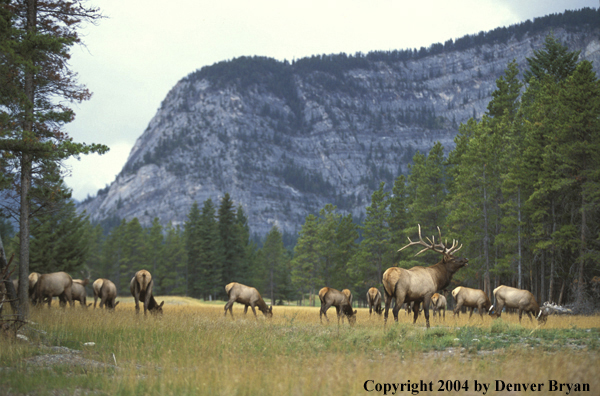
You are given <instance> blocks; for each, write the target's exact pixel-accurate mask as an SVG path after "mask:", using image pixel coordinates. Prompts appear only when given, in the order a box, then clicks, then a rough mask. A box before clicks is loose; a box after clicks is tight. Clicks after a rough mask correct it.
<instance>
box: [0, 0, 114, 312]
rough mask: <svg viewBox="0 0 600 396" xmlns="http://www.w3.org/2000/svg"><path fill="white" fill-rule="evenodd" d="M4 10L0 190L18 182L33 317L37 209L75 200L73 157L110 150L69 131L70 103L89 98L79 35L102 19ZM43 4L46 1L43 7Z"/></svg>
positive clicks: (27, 5) (32, 7) (75, 12)
mask: <svg viewBox="0 0 600 396" xmlns="http://www.w3.org/2000/svg"><path fill="white" fill-rule="evenodd" d="M4 3H5V4H4V6H3V7H2V13H0V18H2V20H1V21H0V25H2V28H1V29H0V30H1V32H0V34H1V35H2V36H3V37H2V38H3V40H2V41H0V53H2V56H1V57H0V74H1V75H2V77H0V79H1V81H0V83H1V84H0V85H1V86H2V88H0V131H1V135H0V137H1V139H0V151H2V152H3V155H2V161H1V163H0V167H2V172H1V173H0V174H1V175H2V177H1V179H2V180H0V186H2V187H3V188H7V186H8V185H10V184H12V185H14V186H17V187H16V188H15V190H14V196H15V198H16V201H17V203H16V206H17V207H18V210H17V211H18V213H19V233H20V236H19V237H20V253H19V279H20V286H21V287H20V288H19V290H20V295H19V300H20V302H21V304H20V308H19V310H20V312H19V315H20V316H21V318H22V319H26V318H27V317H28V316H29V306H28V297H27V284H26V279H27V276H28V275H29V271H30V269H29V262H30V257H29V252H30V249H29V248H30V246H29V237H30V229H29V228H30V225H29V220H30V217H31V214H32V212H31V207H30V205H36V204H37V205H40V204H41V201H50V202H51V201H53V200H54V199H53V198H54V197H63V198H66V197H69V195H70V194H69V192H68V191H65V190H64V189H63V188H62V185H61V183H60V173H61V170H60V164H61V162H62V161H63V160H64V159H66V158H69V157H71V156H77V155H80V154H88V153H91V152H98V153H104V152H106V151H107V150H108V147H106V146H103V145H96V144H92V145H86V144H83V143H75V142H73V141H72V139H71V138H69V136H68V135H67V134H66V133H65V132H64V131H62V127H63V126H64V124H66V123H68V122H70V121H72V119H73V115H74V113H73V111H72V109H70V108H68V107H67V102H81V101H83V100H87V99H89V98H90V93H89V92H88V91H87V89H85V87H83V86H80V85H78V84H77V82H76V78H75V77H76V74H75V73H73V72H72V71H71V70H70V69H69V62H68V59H69V57H70V54H69V52H70V48H71V47H72V46H73V45H74V44H76V43H79V42H80V39H79V36H78V30H79V29H80V28H81V25H82V24H83V23H86V22H94V21H96V20H98V19H99V18H100V17H101V15H100V13H99V10H98V9H97V8H95V7H85V6H84V5H83V4H82V3H80V2H75V3H73V2H65V1H58V0H56V1H44V2H38V1H37V0H28V1H23V2H18V1H8V2H6V1H4ZM38 3H39V4H38Z"/></svg>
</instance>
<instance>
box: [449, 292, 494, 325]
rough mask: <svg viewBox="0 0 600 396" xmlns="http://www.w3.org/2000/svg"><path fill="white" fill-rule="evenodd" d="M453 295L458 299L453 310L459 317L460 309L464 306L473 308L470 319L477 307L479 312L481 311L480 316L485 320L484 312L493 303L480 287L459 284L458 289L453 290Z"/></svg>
mask: <svg viewBox="0 0 600 396" xmlns="http://www.w3.org/2000/svg"><path fill="white" fill-rule="evenodd" d="M452 297H454V300H455V301H456V306H455V307H454V311H453V312H454V315H458V316H459V317H460V309H461V308H462V307H467V308H471V312H470V313H469V319H471V316H473V311H474V310H475V308H477V312H479V316H481V320H483V312H484V311H487V310H488V308H489V307H490V306H491V305H492V303H491V302H490V299H489V298H488V296H487V294H485V292H484V291H483V290H480V289H471V288H468V287H464V286H458V287H457V288H456V289H454V290H452Z"/></svg>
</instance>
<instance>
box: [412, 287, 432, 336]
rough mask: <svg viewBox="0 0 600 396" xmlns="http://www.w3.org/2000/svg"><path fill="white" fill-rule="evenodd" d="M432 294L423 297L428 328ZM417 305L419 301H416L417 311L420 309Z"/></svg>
mask: <svg viewBox="0 0 600 396" xmlns="http://www.w3.org/2000/svg"><path fill="white" fill-rule="evenodd" d="M432 295H433V294H426V295H425V298H424V299H423V311H425V322H426V323H427V328H429V306H430V305H431V296H432ZM416 306H417V303H415V311H418V309H417V307H416ZM415 321H416V320H415Z"/></svg>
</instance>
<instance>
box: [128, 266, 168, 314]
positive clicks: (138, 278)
mask: <svg viewBox="0 0 600 396" xmlns="http://www.w3.org/2000/svg"><path fill="white" fill-rule="evenodd" d="M153 285H154V281H153V280H152V275H151V274H150V272H148V271H146V270H139V271H138V272H136V273H135V275H134V276H133V278H131V283H129V289H130V290H131V295H132V296H133V298H134V299H135V312H136V313H140V301H142V302H143V304H144V315H146V313H147V311H150V313H162V306H163V304H164V303H165V302H164V301H163V302H161V303H160V305H159V304H158V303H157V302H156V300H155V299H154V296H153V295H152V287H153Z"/></svg>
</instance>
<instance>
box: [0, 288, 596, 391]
mask: <svg viewBox="0 0 600 396" xmlns="http://www.w3.org/2000/svg"><path fill="white" fill-rule="evenodd" d="M119 300H120V301H121V303H120V304H119V306H118V307H117V309H116V311H115V312H114V313H109V312H106V311H100V310H99V309H96V310H93V309H88V310H87V311H84V310H83V309H81V308H79V307H77V308H76V309H66V310H62V309H59V308H58V307H53V308H52V309H50V310H48V309H47V308H44V309H35V310H34V311H33V313H32V320H33V321H34V322H36V323H37V325H36V326H34V327H35V328H36V329H38V330H44V331H46V332H47V335H45V336H42V337H40V338H39V339H35V335H33V337H34V341H36V342H37V341H39V342H42V343H49V344H53V345H64V346H68V347H69V348H72V349H79V350H82V351H83V356H84V357H85V358H88V359H92V360H96V361H99V362H102V363H105V364H107V365H109V364H112V365H114V360H115V359H116V361H117V366H118V369H113V368H110V367H106V368H103V369H99V370H88V371H83V372H82V371H81V370H78V369H77V368H71V367H66V368H65V367H63V368H60V369H58V368H56V367H54V368H50V369H37V368H36V369H33V368H32V367H30V366H27V365H26V361H27V359H28V358H29V357H31V356H32V355H36V354H42V353H47V352H44V351H42V350H40V348H39V346H38V345H28V344H22V343H18V342H16V341H15V340H3V341H0V367H12V368H13V370H14V371H12V376H23V378H24V380H23V381H24V384H22V385H19V384H18V383H17V382H16V380H15V379H14V378H13V379H8V378H7V377H4V378H3V376H4V373H6V372H7V371H0V394H3V391H2V389H3V388H4V389H11V394H19V392H16V391H15V389H25V391H22V393H23V394H25V393H29V394H44V392H45V390H44V389H46V388H48V387H49V385H48V384H49V383H51V384H54V382H52V381H53V380H52V378H54V377H56V378H58V379H57V380H56V381H57V382H56V384H55V385H51V386H50V388H48V389H49V390H48V394H55V393H57V392H58V393H57V394H63V393H60V390H61V389H62V390H63V391H64V390H68V391H67V392H66V393H64V394H71V393H73V392H70V391H73V389H82V390H86V391H87V390H94V391H97V392H99V393H100V394H110V395H113V394H123V395H126V394H156V395H169V394H172V395H185V394H190V395H271V394H272V395H288V394H289V395H339V394H352V395H354V394H356V395H359V394H360V395H375V394H377V395H379V394H383V392H377V391H373V392H367V391H365V389H364V386H365V382H366V381H368V380H372V381H373V382H370V383H369V384H368V387H371V386H374V385H375V384H377V383H381V384H383V383H406V382H407V381H408V380H410V382H411V383H415V382H417V383H418V382H419V381H421V380H422V381H424V382H425V383H429V382H432V392H429V391H422V392H421V391H420V392H419V394H449V395H451V394H461V395H463V394H464V395H467V394H472V395H476V394H477V395H478V394H482V393H481V392H475V390H474V382H475V380H477V381H478V382H479V383H481V382H484V383H489V384H490V385H491V387H492V388H493V387H494V386H495V381H496V380H502V381H504V382H505V383H543V384H544V387H545V389H546V390H548V382H549V380H556V381H558V382H559V383H560V382H564V383H566V382H569V383H587V384H589V386H590V388H591V392H588V393H586V394H591V395H593V394H600V378H599V376H598V366H599V364H600V355H599V353H598V349H597V347H595V346H590V345H585V344H584V345H577V339H572V337H574V336H577V335H579V336H582V337H583V336H585V337H587V338H585V342H586V343H587V342H590V341H589V340H590V339H592V338H593V337H596V338H598V337H597V336H598V334H600V333H599V332H598V327H599V325H600V318H599V317H572V316H571V317H567V316H563V317H558V316H551V317H549V319H548V324H547V325H546V326H544V327H538V326H537V324H536V323H530V321H529V319H528V318H526V317H525V318H523V322H522V326H521V325H519V322H518V318H517V317H516V315H503V319H502V322H497V323H501V324H502V326H499V325H498V324H495V325H494V326H495V328H496V329H498V328H499V329H501V331H500V332H499V333H498V332H494V333H491V332H490V329H491V327H492V325H493V323H494V322H493V321H492V319H491V318H489V317H487V316H484V320H483V321H482V320H481V319H480V318H479V316H478V315H474V316H473V317H472V318H471V320H468V315H464V314H463V315H461V316H460V318H459V319H454V318H453V317H452V313H449V314H448V313H447V315H446V320H445V321H439V320H438V319H433V318H432V319H431V325H432V328H431V329H430V330H426V329H425V327H424V325H425V323H424V318H423V317H422V316H421V317H420V318H419V319H418V320H417V324H416V325H413V324H412V316H410V317H409V316H408V315H406V314H405V313H404V311H401V312H400V315H399V319H400V320H399V322H400V323H399V324H395V323H393V318H392V313H391V312H390V321H389V323H388V325H387V328H386V329H384V326H383V319H382V318H381V317H378V316H376V315H373V316H371V317H369V313H368V310H367V309H358V318H357V324H356V326H354V327H352V328H351V327H349V326H348V324H347V323H344V325H342V326H339V327H338V326H337V319H336V316H335V309H334V308H332V309H330V310H329V312H328V314H329V319H330V322H329V323H328V324H327V323H326V321H325V319H324V322H325V324H321V323H320V322H319V308H318V307H295V306H286V307H278V306H276V307H274V308H273V311H274V317H273V319H272V320H266V319H265V318H264V317H263V315H262V313H260V311H258V310H257V314H258V316H259V317H258V320H255V319H254V315H253V314H252V311H251V310H250V311H249V313H248V315H247V316H246V317H244V315H243V306H241V305H239V304H235V305H234V309H233V313H234V319H233V320H232V319H231V318H230V317H229V316H227V318H224V317H223V306H224V304H225V303H224V302H222V303H220V304H215V303H212V304H205V303H203V302H201V301H198V300H194V299H190V298H180V297H165V298H162V297H157V300H158V301H159V302H160V301H163V300H164V301H165V307H164V315H162V317H153V316H150V315H149V316H148V317H144V316H143V314H142V315H136V314H135V311H134V304H133V300H132V299H127V298H123V299H121V298H120V299H119ZM502 329H505V330H506V332H503V330H502ZM573 329H577V330H573ZM582 329H589V330H582ZM548 330H551V331H554V330H555V331H556V334H557V337H564V338H568V339H569V340H568V342H567V344H568V345H569V346H560V347H556V348H555V347H554V346H553V341H549V340H548V339H547V337H546V338H544V337H539V338H538V334H542V333H543V334H548ZM571 331H573V332H572V333H569V332H571ZM471 333H472V334H474V335H473V336H470V334H471ZM507 334H508V335H509V336H508V337H505V336H506V335H507ZM511 334H516V335H515V336H514V338H515V339H514V342H509V343H508V344H506V346H505V347H502V348H496V349H492V350H485V349H483V350H478V346H477V345H478V343H479V342H480V341H477V340H475V339H476V337H480V338H482V337H486V338H489V339H494V337H504V338H507V339H509V340H510V338H511V337H513V336H512V335H511ZM588 335H590V337H591V338H590V337H588ZM471 338H473V339H471ZM538 339H539V340H541V341H540V346H539V347H536V346H533V347H532V346H531V345H530V344H528V342H529V341H531V340H533V341H534V344H535V342H537V341H536V340H538ZM441 340H442V341H443V343H442V344H439V342H440V341H441ZM456 340H458V341H456ZM483 341H484V340H481V342H483ZM557 341H560V340H558V339H557ZM85 342H94V343H95V345H94V346H93V347H85V346H83V344H84V343H85ZM465 342H466V347H465ZM427 345H435V346H434V347H433V348H429V347H427ZM439 345H442V347H439ZM561 345H562V344H561ZM113 354H114V358H113ZM31 370H41V371H40V372H44V373H45V374H40V375H38V376H33V377H32V376H31ZM48 373H49V374H48ZM65 373H66V374H68V375H65ZM46 376H48V377H46ZM36 377H39V378H44V381H43V382H44V383H43V384H41V383H40V384H38V383H37V382H36V379H35V378H36ZM25 378H29V379H28V380H25ZM45 378H49V379H45ZM457 379H458V380H461V381H463V384H464V381H468V383H469V386H470V389H469V391H466V390H464V389H461V390H460V391H459V392H448V391H445V392H437V391H438V389H439V386H440V383H439V382H438V381H444V382H445V381H446V380H457ZM40 382H41V380H40ZM19 387H21V388H19ZM57 390H59V391H57ZM55 391H57V392H55ZM565 392H566V391H563V392H554V393H552V394H556V395H562V394H565ZM387 394H391V392H390V393H387ZM397 394H403V395H408V394H411V392H406V391H405V392H402V393H397ZM487 394H488V395H489V394H497V393H496V392H493V391H491V392H488V393H487ZM502 394H504V393H502ZM517 394H536V395H541V394H546V392H530V393H527V392H521V393H517ZM571 394H574V393H571Z"/></svg>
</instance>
